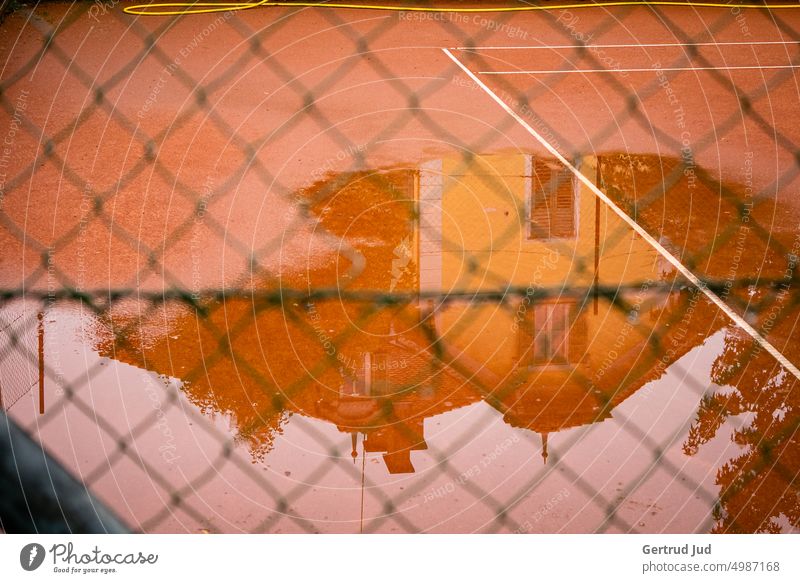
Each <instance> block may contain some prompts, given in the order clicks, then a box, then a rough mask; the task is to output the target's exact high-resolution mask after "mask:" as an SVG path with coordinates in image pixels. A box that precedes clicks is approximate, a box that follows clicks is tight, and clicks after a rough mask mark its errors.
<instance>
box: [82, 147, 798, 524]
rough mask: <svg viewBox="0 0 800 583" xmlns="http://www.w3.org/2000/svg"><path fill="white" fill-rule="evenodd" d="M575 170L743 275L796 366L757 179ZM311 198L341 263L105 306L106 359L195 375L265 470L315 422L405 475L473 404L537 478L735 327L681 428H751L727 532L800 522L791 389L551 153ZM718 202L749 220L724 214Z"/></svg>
mask: <svg viewBox="0 0 800 583" xmlns="http://www.w3.org/2000/svg"><path fill="white" fill-rule="evenodd" d="M579 165H580V168H581V171H582V172H583V173H584V174H586V175H587V176H589V177H590V178H591V179H592V180H594V181H595V182H596V183H597V184H598V185H600V186H601V187H602V188H604V189H605V190H606V191H607V192H608V193H609V194H610V195H611V196H613V197H614V198H615V200H616V201H617V202H618V203H619V204H620V205H622V206H623V207H624V208H626V210H628V211H629V212H631V214H632V215H634V216H635V217H636V220H637V221H639V222H640V224H642V225H644V226H645V227H646V228H647V229H648V231H649V232H651V233H654V234H656V233H657V234H658V236H659V238H660V240H661V241H662V243H663V244H664V245H665V246H668V248H670V249H671V250H674V251H675V252H676V255H678V256H679V257H681V258H682V260H683V261H684V262H686V263H687V264H688V265H690V266H691V267H692V268H693V269H694V270H695V271H696V272H698V273H700V274H702V275H703V276H705V277H708V278H712V279H713V278H716V279H718V280H721V281H723V282H726V281H728V279H727V278H729V279H730V282H731V284H730V285H729V286H727V288H726V291H725V292H724V296H725V299H726V301H730V302H732V303H735V305H737V306H738V307H740V308H741V312H742V313H743V314H745V315H747V316H748V317H749V318H751V320H752V321H753V322H754V324H758V325H760V326H761V327H762V329H763V331H764V333H765V334H768V335H769V337H770V339H771V340H772V341H773V342H774V343H775V344H776V345H777V346H779V347H781V348H782V349H783V351H784V353H785V354H787V356H789V357H790V358H792V357H793V355H795V354H797V353H798V352H797V348H798V347H797V346H796V342H797V338H796V337H797V335H796V334H793V330H794V324H795V321H796V318H797V308H796V302H795V301H793V300H792V299H791V294H788V293H785V294H783V295H780V294H779V293H778V294H776V293H775V286H774V285H773V286H772V287H764V286H759V285H753V286H750V287H746V286H741V285H738V282H739V280H741V279H745V278H750V277H761V278H770V277H774V278H780V277H782V276H783V275H784V273H785V272H786V269H787V262H791V261H793V260H792V259H791V255H789V256H788V258H787V255H786V253H785V251H786V249H787V248H790V247H791V237H792V236H793V235H794V233H792V232H791V231H782V230H781V227H780V225H778V224H777V223H776V222H775V221H774V220H773V221H772V223H770V225H771V226H772V231H771V234H770V239H769V240H768V241H766V242H765V241H764V239H763V238H762V237H761V236H760V235H761V231H759V229H758V228H757V227H756V225H757V222H758V219H759V217H769V216H770V215H771V216H773V217H774V216H776V215H778V214H779V213H780V211H779V210H776V208H775V205H774V204H772V205H770V204H768V203H759V204H758V205H754V204H750V206H747V205H748V204H749V201H748V200H747V198H746V194H745V188H744V187H743V186H741V185H738V186H737V185H730V184H722V183H720V182H719V181H713V180H711V179H710V178H709V177H708V176H707V175H704V174H703V175H701V176H700V177H699V178H698V177H697V176H694V175H692V176H688V175H684V174H682V173H681V172H680V166H679V164H678V162H677V161H676V160H669V159H659V158H657V157H654V156H630V155H608V156H603V157H599V158H597V157H585V158H583V159H581V160H579ZM698 172H699V171H698ZM297 200H298V201H299V202H300V203H302V205H303V206H304V207H305V208H307V210H308V212H309V213H310V214H311V215H312V216H314V217H316V219H317V231H316V232H315V236H320V237H321V236H324V237H330V236H334V237H336V238H338V241H339V242H340V244H339V249H338V252H337V254H336V255H335V256H333V257H331V258H326V259H324V260H322V261H321V260H319V259H318V258H317V257H313V256H312V254H309V257H308V258H307V261H305V264H304V265H303V264H302V262H301V264H300V265H298V264H297V263H296V262H295V263H294V264H291V265H290V264H288V263H287V264H285V265H283V266H282V269H281V272H280V273H279V274H272V275H270V276H263V275H259V277H260V283H259V285H258V286H257V287H258V288H259V289H261V290H266V291H272V292H275V293H273V294H266V295H264V296H262V295H259V294H253V295H252V296H251V297H241V296H232V297H226V298H224V299H216V300H213V301H211V300H209V301H207V302H206V303H205V304H204V305H203V313H202V314H198V313H194V312H193V311H188V310H178V309H170V310H165V311H159V312H158V313H156V314H154V315H153V316H145V317H142V315H141V314H136V316H135V317H133V316H130V315H126V314H125V313H123V312H120V311H116V312H111V313H110V314H109V315H108V317H107V318H106V319H105V320H104V321H103V322H102V324H101V325H100V326H99V328H98V330H97V336H98V340H97V349H98V350H99V352H100V353H101V354H102V355H105V356H110V357H112V358H114V359H116V360H118V361H121V362H125V363H128V364H132V365H134V366H136V367H139V368H143V369H147V370H149V371H154V372H157V373H159V374H162V375H166V376H168V377H174V378H178V379H180V380H181V381H182V390H183V391H184V392H185V394H186V396H187V397H188V398H189V400H191V401H192V402H193V403H195V404H196V405H197V406H198V407H200V408H201V409H202V410H203V411H205V412H207V413H208V414H210V415H214V414H222V415H224V416H226V417H228V418H229V419H230V420H231V423H232V426H233V427H234V428H235V433H236V435H237V436H238V438H239V439H240V440H241V441H243V442H245V443H247V444H248V447H249V448H250V451H251V453H252V455H253V457H254V459H255V460H262V461H263V460H265V459H268V458H269V455H270V453H271V452H272V451H273V449H274V448H276V447H280V446H279V445H277V444H278V443H279V442H280V436H281V434H282V432H283V431H284V430H285V428H286V426H287V424H288V423H290V420H291V418H292V416H301V417H303V418H306V419H311V420H315V421H321V422H324V423H326V424H329V425H331V426H335V428H336V429H337V430H338V431H339V432H342V433H345V434H349V439H350V443H351V449H352V451H351V453H350V457H352V459H353V461H357V460H359V461H360V462H361V463H363V462H364V461H365V460H366V459H367V458H368V457H369V458H371V459H372V458H374V457H375V455H377V454H380V460H381V463H382V464H383V465H384V467H385V469H386V471H387V472H388V473H389V474H410V473H414V472H415V467H416V466H415V463H417V460H418V459H420V458H419V456H420V455H421V453H422V452H426V451H428V450H429V444H428V440H429V439H430V438H429V433H430V432H431V431H434V430H435V429H433V428H434V424H433V421H434V420H435V419H440V418H441V416H442V415H443V414H445V413H448V412H453V411H456V410H459V409H462V408H467V407H470V406H474V405H475V404H477V403H483V404H485V405H487V406H489V407H491V408H492V409H493V410H495V411H496V412H497V413H498V415H499V416H500V417H501V418H502V421H503V423H505V424H506V425H507V426H509V427H511V428H513V430H514V431H521V432H524V433H526V434H528V433H533V434H536V435H537V436H538V437H537V438H538V440H539V444H540V445H539V447H538V451H537V452H536V454H537V455H538V456H539V457H540V461H539V464H540V465H541V463H542V461H543V462H544V463H545V464H548V463H553V462H552V459H550V460H549V461H548V456H549V454H550V452H549V451H548V441H549V440H550V441H552V439H553V436H554V435H557V434H559V433H561V432H566V431H567V430H569V429H571V428H578V427H588V426H591V425H593V424H598V423H602V422H605V421H608V420H609V419H613V418H614V415H615V410H616V409H617V408H618V407H620V405H621V404H622V403H623V402H625V401H626V400H627V399H629V398H630V397H631V396H632V395H634V394H637V392H643V391H644V392H646V391H651V390H656V389H654V387H656V388H657V390H662V391H663V390H669V389H670V388H669V387H665V386H664V385H663V384H662V385H657V384H656V383H655V381H658V380H659V379H663V378H664V377H665V374H666V373H667V371H669V370H678V372H680V373H681V374H682V377H681V378H682V379H683V381H684V382H688V381H686V379H687V378H688V377H687V375H688V373H687V372H686V371H685V370H683V369H681V368H678V369H675V366H677V365H676V363H678V362H679V361H681V359H683V358H684V357H685V356H686V355H688V354H689V353H690V352H692V351H693V350H695V349H697V348H699V347H703V346H712V345H713V343H711V341H710V339H712V338H714V337H715V335H717V334H722V335H723V336H724V347H723V349H722V352H721V353H714V354H712V357H713V366H712V367H711V375H710V378H707V379H702V380H701V381H700V382H695V385H698V384H699V385H701V386H694V387H692V390H693V391H694V395H695V397H696V398H697V400H699V402H700V405H699V408H698V410H697V414H696V418H695V420H694V422H693V423H692V424H691V428H690V430H689V432H688V435H686V436H684V437H681V438H680V439H681V440H682V441H683V452H684V454H685V455H686V456H697V455H698V454H699V452H701V450H702V449H703V448H704V447H706V445H707V444H708V443H709V442H711V441H712V440H713V439H714V437H715V436H716V435H724V432H722V429H723V428H727V429H728V430H732V431H733V440H734V442H735V444H736V446H737V447H738V448H739V454H738V456H735V457H733V458H732V459H729V460H727V461H726V460H725V459H724V458H720V459H721V462H720V463H719V467H716V465H717V464H716V463H715V464H714V468H715V472H716V478H715V482H716V485H717V486H718V487H719V493H718V504H716V505H715V506H714V510H713V520H714V525H713V530H714V531H741V532H755V531H780V530H786V529H790V528H792V527H794V528H796V527H797V525H798V520H800V512H798V511H799V510H800V504H799V503H798V498H797V488H796V473H797V468H798V466H800V461H798V458H797V452H798V448H797V422H798V418H799V417H800V416H798V413H797V408H796V407H797V390H796V387H795V379H794V378H793V377H791V376H790V375H788V374H787V373H786V372H785V371H783V370H782V369H781V368H780V367H779V366H778V365H777V364H776V363H775V362H774V360H772V359H771V357H770V356H769V355H768V354H766V353H765V352H763V351H760V350H758V348H757V347H754V346H753V343H752V341H750V340H749V338H748V337H746V336H744V335H742V334H740V333H738V332H737V330H736V329H735V328H734V327H732V325H731V323H730V322H729V321H728V320H726V318H725V317H724V316H723V315H722V314H719V313H718V312H717V310H716V309H715V308H713V306H712V305H711V304H710V303H708V302H707V301H706V300H705V298H704V297H703V296H702V295H701V294H699V293H697V292H696V290H692V289H689V288H687V287H686V286H685V285H684V284H683V283H682V282H681V281H680V280H678V279H677V278H676V276H675V274H674V272H673V270H672V268H671V267H670V266H669V264H668V263H667V262H665V261H664V260H663V258H662V257H660V256H659V254H658V253H657V252H656V251H655V250H654V249H653V248H652V247H650V246H649V245H648V244H647V242H645V241H644V240H642V239H641V238H640V237H638V236H637V235H636V234H635V233H633V232H632V231H631V230H630V229H629V228H627V227H626V226H625V225H624V223H622V221H620V220H619V219H618V218H617V217H616V216H615V215H614V214H613V213H610V212H608V211H607V209H605V208H604V207H602V206H601V205H600V204H599V203H598V201H597V199H596V197H595V196H594V195H593V194H592V193H591V192H590V191H589V190H588V189H587V188H585V187H584V186H583V185H581V184H580V183H579V182H578V181H576V180H575V179H574V178H573V177H572V175H571V174H570V173H569V172H568V171H567V170H566V169H564V168H561V167H560V166H559V165H558V164H557V163H555V162H554V161H551V160H547V159H542V158H539V157H535V156H532V155H527V154H518V153H515V154H507V155H491V156H478V155H471V156H458V157H453V158H444V159H435V160H431V161H427V162H424V163H422V164H419V165H416V166H414V167H400V168H392V169H386V170H376V171H365V172H358V173H350V174H342V175H337V176H333V177H330V178H328V179H326V180H324V181H320V182H318V183H316V184H314V185H312V186H311V187H309V188H307V189H304V190H303V191H301V192H299V193H297ZM743 209H746V213H747V215H746V216H747V217H748V219H747V221H744V222H742V221H741V220H740V219H741V217H742V216H745V215H743V213H744V212H745V210H743ZM712 212H713V213H715V214H716V216H717V217H718V218H719V217H727V219H728V222H734V223H735V224H736V225H737V227H736V228H735V229H733V230H732V232H730V231H731V230H730V229H728V228H727V227H728V225H727V224H725V223H721V222H719V221H718V222H717V224H714V222H712V221H709V220H708V218H709V213H712ZM742 224H746V228H745V229H743V228H742V227H741V225H742ZM309 248H311V243H309ZM740 248H746V249H747V252H746V253H742V252H741V251H739V252H737V249H740ZM734 264H735V269H734V268H733V267H732V266H734ZM791 269H793V266H791ZM730 274H733V275H732V276H731V275H730ZM737 302H738V303H737ZM767 307H768V308H769V310H767V309H766V308H767ZM776 311H777V314H776ZM200 316H202V317H200ZM767 324H769V326H768V327H767ZM112 330H113V331H114V333H112ZM120 330H125V333H124V334H122V335H120V334H119V331H120ZM706 349H707V350H713V348H706ZM646 396H647V395H645V397H646ZM628 422H630V423H633V425H634V430H633V431H630V432H629V434H628V435H627V437H626V438H625V439H627V442H628V444H629V446H630V448H631V449H635V448H640V449H649V450H650V453H651V454H652V455H653V456H654V457H653V458H652V459H651V463H652V464H653V465H654V466H658V465H659V463H660V461H659V453H658V452H659V451H660V447H661V445H660V443H659V442H657V441H655V440H652V439H650V437H649V436H648V429H649V428H648V427H647V426H643V425H636V422H637V419H636V418H633V419H628ZM731 428H733V429H731ZM620 431H622V429H620ZM602 445H603V444H598V448H599V447H601V446H602ZM714 451H716V450H714ZM428 453H429V454H431V455H432V456H433V457H434V459H439V460H441V458H442V457H447V456H446V455H445V454H442V453H441V452H430V451H428ZM476 455H477V454H476ZM437 456H438V457H437ZM653 460H654V461H653ZM337 463H348V461H347V460H345V459H340V460H339V461H338V462H337ZM473 463H474V462H473ZM712 463H713V462H712ZM670 467H675V466H674V464H673V465H671V466H670ZM363 471H366V470H364V469H362V472H363ZM524 479H525V478H524V476H523V477H520V476H519V475H518V474H515V480H517V481H524ZM697 479H698V482H702V481H703V476H702V475H701V476H698V478H697ZM362 505H363V498H362ZM362 513H363V509H362ZM667 528H669V527H667Z"/></svg>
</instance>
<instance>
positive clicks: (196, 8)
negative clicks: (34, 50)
mask: <svg viewBox="0 0 800 583" xmlns="http://www.w3.org/2000/svg"><path fill="white" fill-rule="evenodd" d="M636 5H646V6H686V7H691V8H767V9H771V10H776V9H782V8H787V9H788V8H800V4H740V3H735V2H732V3H730V4H727V3H724V2H677V1H674V0H672V1H670V0H665V1H661V0H657V1H655V2H648V1H643V2H634V1H630V0H620V1H618V2H597V3H593V2H583V3H580V4H555V5H552V6H551V5H536V6H506V7H497V8H492V7H487V8H454V7H450V8H436V7H433V6H384V5H374V4H347V3H320V2H271V1H270V0H260V1H259V2H163V3H156V4H137V5H135V6H126V7H125V8H124V11H125V12H127V13H128V14H136V15H139V16H180V15H182V14H207V13H210V12H228V11H235V10H249V9H251V8H258V7H259V6H294V7H312V8H357V9H362V10H389V11H393V12H486V13H489V12H531V11H538V10H575V9H578V8H608V7H611V6H636ZM167 9H169V10H167Z"/></svg>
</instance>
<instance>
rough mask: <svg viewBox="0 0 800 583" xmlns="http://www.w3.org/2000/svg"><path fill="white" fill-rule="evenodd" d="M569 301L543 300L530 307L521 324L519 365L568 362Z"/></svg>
mask: <svg viewBox="0 0 800 583" xmlns="http://www.w3.org/2000/svg"><path fill="white" fill-rule="evenodd" d="M572 305H573V303H572V302H569V303H564V302H561V303H542V304H536V305H533V306H531V307H530V308H529V309H528V311H527V313H526V317H525V320H524V321H523V322H522V325H521V326H520V328H519V330H520V337H519V339H520V354H521V355H522V358H521V364H524V365H527V366H549V365H567V364H570V360H569V359H570V354H569V332H570V325H569V322H570V320H569V318H570V311H571V309H572Z"/></svg>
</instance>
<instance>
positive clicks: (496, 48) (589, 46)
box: [455, 40, 800, 52]
mask: <svg viewBox="0 0 800 583" xmlns="http://www.w3.org/2000/svg"><path fill="white" fill-rule="evenodd" d="M796 44H800V41H797V40H760V41H729V42H713V41H711V42H700V43H627V44H611V45H600V44H594V43H586V44H583V45H522V46H510V47H503V46H490V47H455V50H457V51H471V52H474V51H506V50H508V51H516V50H526V49H638V48H656V47H732V46H764V45H796Z"/></svg>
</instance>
